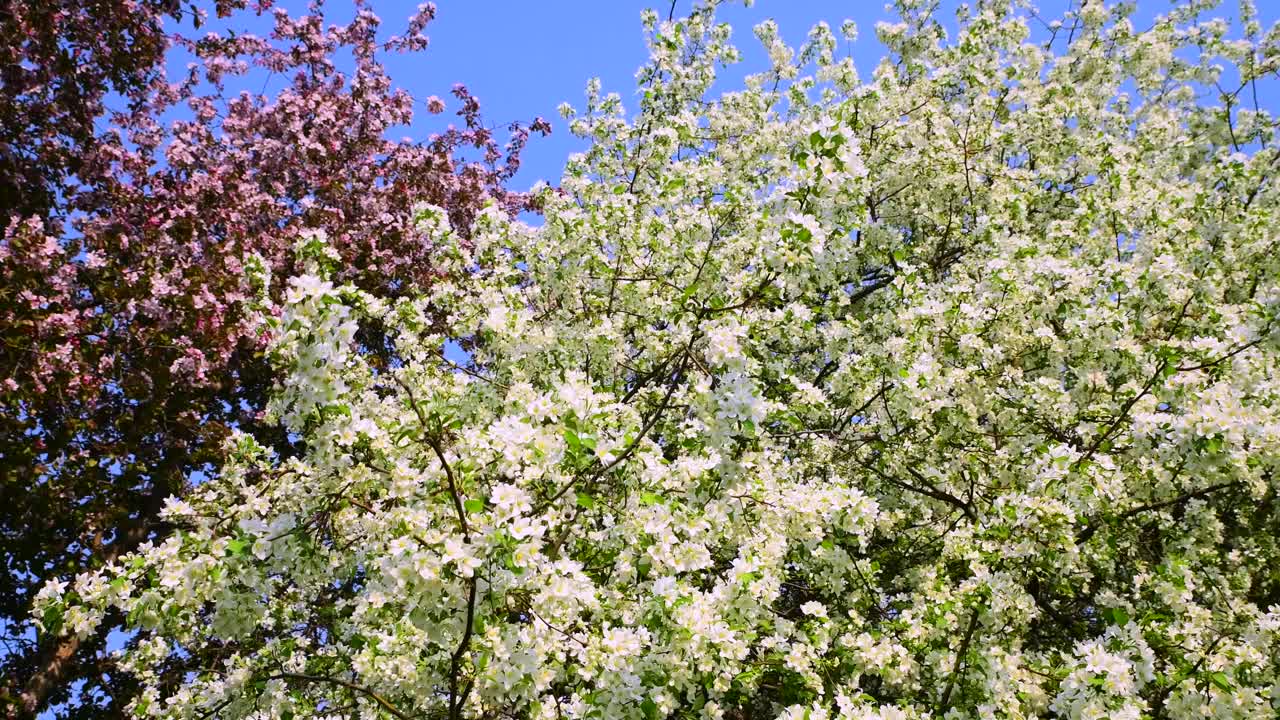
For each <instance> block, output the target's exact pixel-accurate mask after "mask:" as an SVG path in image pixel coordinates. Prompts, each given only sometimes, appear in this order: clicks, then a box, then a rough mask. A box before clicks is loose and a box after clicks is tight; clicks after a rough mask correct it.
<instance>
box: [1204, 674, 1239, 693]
mask: <svg viewBox="0 0 1280 720" xmlns="http://www.w3.org/2000/svg"><path fill="white" fill-rule="evenodd" d="M1209 682H1211V683H1213V684H1214V685H1217V686H1218V688H1219V689H1221V690H1231V689H1232V688H1234V687H1235V683H1233V682H1231V678H1229V677H1227V674H1226V673H1224V672H1221V671H1219V672H1215V673H1209Z"/></svg>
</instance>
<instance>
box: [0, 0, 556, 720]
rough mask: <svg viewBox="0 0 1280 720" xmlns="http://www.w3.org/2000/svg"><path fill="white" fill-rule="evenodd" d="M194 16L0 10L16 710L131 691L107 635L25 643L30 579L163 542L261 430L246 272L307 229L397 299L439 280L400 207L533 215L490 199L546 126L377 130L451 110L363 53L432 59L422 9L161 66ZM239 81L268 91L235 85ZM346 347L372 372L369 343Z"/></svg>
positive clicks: (225, 44) (3, 402)
mask: <svg viewBox="0 0 1280 720" xmlns="http://www.w3.org/2000/svg"><path fill="white" fill-rule="evenodd" d="M236 5H237V3H228V2H219V3H218V5H217V8H218V11H219V14H220V15H225V14H228V13H229V12H230V11H231V10H233V9H234V8H235V6H236ZM241 5H242V3H241ZM255 10H256V11H257V12H258V13H263V12H268V11H271V8H270V3H269V2H267V3H261V4H260V5H258V6H256V7H255ZM199 12H200V11H198V10H197V9H196V8H191V9H190V10H189V11H188V10H184V9H183V8H181V7H180V6H179V4H178V3H177V2H167V1H165V2H141V3H137V2H129V3H117V2H69V3H46V2H17V3H10V4H7V5H6V10H5V12H4V13H0V18H3V23H4V25H3V30H4V33H3V35H4V41H3V43H4V48H3V49H4V52H5V57H6V63H5V66H6V70H5V72H6V73H9V74H8V75H7V76H6V80H5V83H4V85H3V92H2V93H0V113H2V114H0V126H2V127H3V128H4V130H3V132H4V137H3V142H2V143H0V152H3V153H4V158H5V159H4V162H3V163H0V164H3V166H4V168H5V169H4V171H3V172H5V173H8V174H6V175H4V176H3V187H4V195H3V203H4V205H3V207H0V210H2V211H3V212H0V217H3V218H4V220H3V224H4V234H3V239H0V336H2V337H3V344H2V345H0V407H2V408H3V412H2V413H0V422H2V423H3V425H2V426H0V427H3V431H2V432H0V438H2V440H0V443H2V444H0V456H2V457H3V475H2V476H0V483H3V485H2V488H3V496H4V497H5V500H6V502H5V508H4V512H3V513H2V514H0V533H2V536H3V538H4V562H5V572H4V573H0V618H3V620H0V629H2V630H3V633H4V635H5V642H6V645H7V649H6V652H5V655H4V658H3V663H4V678H5V680H4V682H3V684H0V697H2V698H3V699H2V700H0V706H4V707H7V709H8V711H9V713H10V714H16V713H34V712H35V711H36V710H37V709H39V708H42V707H45V706H47V705H48V704H50V703H56V702H61V701H63V700H67V699H68V698H70V697H71V696H69V695H68V693H69V688H70V686H71V683H72V682H74V681H77V680H87V681H88V682H89V685H88V686H86V687H85V688H84V689H83V690H82V691H80V697H81V700H80V701H79V702H78V703H76V704H74V705H75V706H74V707H73V708H72V711H74V712H76V713H80V714H82V715H84V716H91V717H98V716H101V714H102V713H103V712H106V709H105V707H106V706H113V707H114V706H120V705H122V704H123V703H125V702H127V700H128V698H129V697H130V692H131V691H130V689H129V681H127V679H126V677H125V676H121V675H120V674H118V673H114V672H111V668H112V667H113V663H114V661H113V660H112V659H111V658H110V657H108V656H107V655H106V654H105V653H104V652H103V643H102V640H101V638H99V639H96V640H94V641H93V642H89V643H85V644H82V643H81V642H80V641H79V640H76V639H74V638H72V639H68V640H63V641H56V639H55V638H42V639H41V640H40V642H37V639H36V638H35V636H34V633H33V632H32V628H33V626H32V625H31V624H30V622H29V621H28V620H27V618H28V616H29V612H30V607H31V605H30V604H31V601H32V598H33V597H34V595H35V592H36V591H37V590H38V589H39V587H40V586H41V585H42V584H43V583H44V582H45V581H48V580H52V579H55V578H64V579H65V578H69V577H74V575H75V574H76V573H77V572H81V571H85V570H91V569H94V568H100V567H102V566H104V565H107V564H109V563H111V562H113V561H115V560H117V559H118V558H119V557H120V556H121V555H123V554H125V553H127V552H130V551H132V550H133V549H135V548H136V547H138V544H139V543H140V542H142V541H144V540H147V539H148V538H154V537H156V536H157V534H159V535H163V534H164V533H165V532H167V529H168V526H167V525H166V524H165V523H163V522H162V521H160V519H159V518H158V516H157V513H158V511H159V510H160V508H161V505H162V502H163V500H164V498H166V497H168V496H170V495H172V494H179V495H180V494H182V493H183V492H184V491H185V489H186V486H187V484H188V482H189V478H190V476H191V473H192V472H194V471H200V470H204V471H206V472H207V471H211V470H212V468H213V467H215V466H216V465H217V464H219V458H220V452H221V451H220V448H221V445H222V442H223V439H224V438H225V437H226V435H227V433H228V432H229V430H230V429H231V428H233V427H241V428H246V429H252V428H257V427H259V425H258V414H259V412H260V411H261V409H262V407H263V402H264V392H265V390H266V389H267V388H269V386H270V382H271V380H270V377H271V376H270V372H269V367H268V365H267V363H266V361H265V359H264V358H263V355H262V350H263V346H262V340H263V337H262V333H261V331H260V329H259V328H258V327H256V326H255V325H254V323H253V322H252V321H251V317H250V315H251V313H250V312H249V311H248V303H249V301H251V300H253V299H254V298H255V297H256V296H257V295H258V293H259V292H260V291H261V290H262V288H260V287H257V286H255V284H254V283H255V278H259V279H260V278H261V277H262V272H260V271H266V270H271V269H274V270H275V271H276V272H279V273H284V274H287V273H289V272H290V270H289V267H290V263H291V259H290V258H291V247H292V244H293V242H294V240H295V239H296V238H297V237H298V235H299V233H300V232H301V231H303V230H325V231H327V232H328V235H329V238H330V241H331V243H332V246H333V247H334V248H335V249H336V250H337V251H339V252H340V253H341V257H342V259H343V261H344V267H345V270H344V271H343V272H342V273H341V277H342V279H343V280H344V281H348V282H352V283H355V284H356V285H357V286H359V287H362V288H366V289H368V290H371V291H377V292H379V293H382V294H386V295H389V296H395V295H396V294H398V293H401V292H404V291H405V290H406V289H408V288H412V287H419V286H422V285H424V284H428V283H430V282H432V281H433V280H434V279H435V278H436V277H437V276H438V274H439V269H438V268H437V267H436V265H435V264H434V262H433V259H432V257H433V253H434V248H433V247H432V246H431V245H430V243H429V242H427V239H426V238H424V237H423V236H422V235H421V234H420V233H418V232H416V231H415V229H414V228H413V227H411V226H410V225H409V224H408V222H407V220H408V218H409V209H410V207H411V206H412V204H413V203H416V202H421V201H424V200H425V201H429V202H432V203H434V204H437V205H439V206H441V207H444V208H447V209H448V214H449V219H450V220H452V221H453V222H455V223H457V224H458V226H459V227H463V228H465V227H467V226H468V225H469V223H470V218H471V216H472V214H473V213H474V212H475V211H476V210H477V209H478V208H480V207H481V206H482V205H483V204H484V203H485V202H488V201H496V202H497V203H498V204H499V205H500V206H501V207H503V208H504V209H505V210H507V211H510V212H512V213H514V212H516V211H518V210H521V209H525V208H526V207H528V204H527V199H526V198H525V197H524V196H522V195H520V194H514V193H508V192H506V191H505V190H504V189H503V184H504V183H505V182H506V181H507V180H508V179H509V178H510V177H511V175H512V174H513V173H514V172H515V171H516V169H517V168H518V164H519V154H520V150H521V148H522V147H523V145H524V143H525V140H526V139H527V137H528V135H529V131H530V129H532V130H536V131H539V132H544V133H545V132H546V131H548V129H549V127H548V126H547V125H546V123H545V122H543V121H541V120H539V121H538V122H536V123H535V124H534V125H533V126H532V128H525V127H516V126H513V127H512V128H511V131H512V132H511V135H510V141H509V142H508V143H507V144H506V146H505V147H504V146H503V145H501V144H500V141H499V140H498V139H497V137H496V136H495V134H494V133H493V131H492V130H491V129H490V128H488V127H486V126H485V125H483V124H482V122H481V118H480V114H479V104H478V103H477V102H476V100H475V99H474V98H472V97H471V96H470V94H469V93H468V92H467V90H466V89H465V88H464V87H462V86H457V87H455V89H454V91H453V94H454V96H455V98H456V104H457V108H458V110H457V114H458V116H459V117H460V120H459V123H460V126H459V127H454V126H452V125H450V126H449V128H448V129H447V130H446V131H444V132H442V133H441V134H439V135H438V136H434V137H433V138H431V139H430V140H429V141H427V142H412V141H408V140H403V141H393V140H388V139H387V136H388V134H389V131H391V130H392V129H393V128H396V126H403V125H408V124H409V123H410V122H411V121H412V118H413V115H414V111H415V106H416V104H417V103H419V102H421V103H424V104H425V105H426V106H427V109H428V110H429V111H430V112H433V113H439V112H442V111H443V110H444V103H443V102H442V101H441V100H440V99H438V98H435V97H432V98H429V99H427V100H425V101H423V100H418V101H415V100H414V98H412V97H411V96H410V95H408V94H407V93H406V92H404V91H402V90H399V89H397V88H395V87H394V86H393V84H392V82H391V79H390V78H389V77H388V76H387V74H386V72H385V71H384V69H383V67H382V65H381V64H380V59H379V57H380V56H379V53H381V52H386V51H391V52H400V51H408V52H413V51H419V50H422V49H423V48H425V47H426V43H427V39H426V36H425V35H423V31H424V29H425V26H426V25H427V23H428V21H429V20H430V19H431V18H432V16H433V14H434V12H435V9H434V6H432V5H430V4H424V5H423V6H421V7H420V8H419V9H418V12H417V14H416V15H415V16H414V17H413V18H411V19H410V21H409V27H408V31H407V32H406V33H405V34H404V35H403V36H398V37H395V38H391V39H390V40H385V41H384V40H383V39H379V37H378V33H377V31H378V28H379V24H380V20H379V19H378V17H377V16H376V15H374V14H373V12H372V11H371V10H370V9H369V8H367V7H366V6H365V5H364V4H358V5H357V6H356V8H355V17H354V18H353V20H352V21H351V22H350V23H349V24H346V25H332V24H330V25H329V26H327V27H326V24H325V17H324V14H323V12H322V8H321V7H320V6H319V4H316V5H314V6H313V7H312V9H311V11H310V12H309V13H308V14H305V15H302V16H299V17H291V16H290V15H289V14H288V13H286V12H285V11H283V10H282V9H275V10H274V11H272V12H273V16H274V17H273V25H274V27H273V31H272V34H271V36H270V37H268V38H263V37H257V36H253V35H249V34H237V33H236V32H234V30H233V29H232V30H224V31H220V32H215V33H207V34H205V35H202V36H201V37H199V38H198V39H190V38H186V37H184V36H182V35H176V36H173V38H172V41H173V42H174V43H176V44H177V45H178V46H179V47H178V48H176V50H175V51H170V44H171V42H170V41H171V38H170V35H169V34H168V33H167V32H166V31H165V29H164V27H163V25H164V22H166V18H165V16H166V15H172V16H173V21H174V22H179V21H182V20H185V19H187V18H188V17H189V16H191V15H193V14H195V15H196V16H197V17H198V13H199ZM199 24H200V23H199V21H197V22H196V25H197V26H199ZM226 25H227V26H228V27H230V28H234V27H235V19H234V18H233V19H232V20H230V21H227V23H226ZM181 53H186V54H187V55H189V56H190V57H191V59H192V60H193V62H192V64H191V65H190V66H189V72H188V74H187V75H186V76H185V77H182V78H179V79H178V80H176V81H174V82H170V81H169V80H168V79H166V77H165V74H164V72H163V69H164V62H165V61H166V59H172V58H174V57H180V56H181V55H180V54H181ZM9 61H12V63H11V62H9ZM339 63H345V64H347V65H350V68H349V70H344V69H342V68H340V67H339ZM251 77H252V78H254V80H255V81H256V82H255V85H256V84H258V83H261V82H262V81H261V80H260V79H259V78H266V79H268V80H274V81H275V82H276V84H277V85H280V84H283V88H282V89H281V90H280V91H279V92H277V93H272V94H271V95H266V94H252V93H248V92H232V91H231V90H228V85H227V83H228V81H230V82H231V83H232V86H233V87H234V85H235V84H239V85H240V86H244V85H246V84H247V80H246V78H251ZM237 78H238V79H237ZM109 93H115V94H116V96H117V97H118V100H119V101H118V102H108V98H109ZM104 127H105V129H104ZM271 297H275V295H271V296H269V298H268V301H270V298H271ZM363 339H364V340H365V341H366V342H367V343H369V344H370V348H371V350H372V353H373V355H374V356H380V357H384V358H386V357H388V356H387V353H386V352H385V351H381V350H379V348H378V347H377V342H378V339H377V337H376V334H367V335H366V336H365V337H363ZM260 432H263V433H269V432H270V429H269V428H268V429H262V430H260ZM268 437H270V440H271V442H273V443H274V444H275V445H276V446H277V447H279V448H281V449H285V448H287V447H288V443H287V442H286V439H285V438H284V437H283V436H282V435H280V434H279V433H276V434H275V435H274V436H269V435H263V438H264V441H265V440H267V439H268ZM117 620H118V619H117V618H112V619H110V620H109V621H108V626H110V625H112V624H113V623H114V622H116V621H117ZM104 672H106V673H107V675H106V676H104Z"/></svg>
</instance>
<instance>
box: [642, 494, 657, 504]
mask: <svg viewBox="0 0 1280 720" xmlns="http://www.w3.org/2000/svg"><path fill="white" fill-rule="evenodd" d="M660 502H662V497H661V496H660V495H658V493H652V492H643V493H640V504H641V505H657V504H658V503H660Z"/></svg>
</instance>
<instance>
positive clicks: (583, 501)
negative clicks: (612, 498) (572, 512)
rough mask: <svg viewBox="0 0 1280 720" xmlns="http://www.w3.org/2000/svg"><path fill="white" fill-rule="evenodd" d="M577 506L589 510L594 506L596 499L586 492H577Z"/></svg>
mask: <svg viewBox="0 0 1280 720" xmlns="http://www.w3.org/2000/svg"><path fill="white" fill-rule="evenodd" d="M576 497H577V501H578V506H579V507H582V508H585V509H587V510H590V509H592V508H594V507H595V506H596V499H595V498H593V497H591V496H590V495H587V494H586V493H578V494H577V496H576Z"/></svg>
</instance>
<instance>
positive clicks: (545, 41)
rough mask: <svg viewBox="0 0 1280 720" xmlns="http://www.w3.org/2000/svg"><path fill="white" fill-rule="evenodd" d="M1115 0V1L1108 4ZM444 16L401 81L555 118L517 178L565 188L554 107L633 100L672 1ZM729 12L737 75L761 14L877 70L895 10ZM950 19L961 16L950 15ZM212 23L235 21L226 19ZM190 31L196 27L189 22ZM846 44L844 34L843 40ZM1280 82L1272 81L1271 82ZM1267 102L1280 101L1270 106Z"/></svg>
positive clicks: (1276, 12)
mask: <svg viewBox="0 0 1280 720" xmlns="http://www.w3.org/2000/svg"><path fill="white" fill-rule="evenodd" d="M419 1H420V0H370V4H371V5H372V7H373V9H374V11H375V12H376V13H377V14H378V15H379V16H380V17H381V18H382V20H383V26H382V30H383V31H384V32H385V33H386V34H387V35H390V34H392V33H397V32H400V31H401V30H402V29H403V27H404V24H405V22H406V20H407V18H408V17H409V16H410V15H411V14H412V13H413V12H414V10H415V8H416V7H417V5H418V2H419ZM692 3H693V0H677V2H676V13H677V14H681V13H686V12H688V10H689V9H690V7H691V6H692ZM276 4H277V5H278V6H281V7H284V8H286V9H288V10H290V11H291V12H292V13H295V14H300V13H302V12H305V10H306V5H307V0H277V3H276ZM958 4H959V3H958V2H957V1H956V0H942V3H941V6H942V11H941V15H942V16H943V18H944V22H945V21H950V20H952V19H953V14H952V13H953V11H954V8H955V7H956V6H957V5H958ZM1036 4H1037V6H1038V7H1039V8H1040V11H1041V15H1042V16H1043V17H1046V18H1052V17H1058V16H1060V15H1061V14H1062V12H1063V11H1064V10H1066V9H1067V8H1068V6H1069V4H1070V0H1039V2H1037V3H1036ZM1108 4H1109V5H1110V4H1113V3H1112V2H1111V0H1108ZM1174 4H1176V3H1175V2H1171V0H1140V1H1139V2H1138V3H1137V5H1138V11H1137V13H1136V17H1137V20H1138V22H1139V23H1140V27H1142V25H1141V23H1147V22H1149V21H1150V20H1151V19H1152V18H1153V17H1154V16H1155V15H1157V14H1160V13H1163V12H1166V11H1167V10H1168V9H1169V8H1170V7H1171V6H1172V5H1174ZM436 5H437V11H438V12H437V16H436V20H435V21H434V22H432V23H431V24H430V25H429V26H428V28H427V34H428V35H429V36H430V38H431V44H430V47H429V48H428V49H427V50H426V51H425V52H422V53H415V54H410V55H389V56H384V62H385V64H386V66H387V69H388V71H389V72H390V74H391V77H392V79H393V80H394V82H395V83H396V84H397V85H398V86H399V87H402V88H404V89H406V90H408V91H409V92H410V93H412V94H413V95H414V96H415V97H416V98H418V99H419V100H423V99H425V98H427V97H428V96H431V95H437V96H439V97H441V98H445V99H446V100H452V98H451V97H449V95H448V93H449V90H450V89H451V88H452V87H453V85H454V83H459V82H460V83H463V84H465V85H467V87H468V88H470V90H471V91H472V93H473V94H474V95H475V96H476V97H478V98H479V100H480V102H481V107H482V109H483V113H484V119H485V121H486V122H487V123H489V124H491V125H494V126H496V127H502V126H505V125H507V124H509V123H511V122H513V121H525V122H527V121H529V120H532V119H533V118H534V117H536V116H539V115H541V116H543V117H546V118H548V119H549V120H551V122H552V126H553V129H554V132H553V134H552V136H551V137H547V138H537V137H535V138H534V139H533V140H532V141H531V142H530V144H529V146H528V148H527V149H526V151H525V154H524V160H525V163H524V165H523V167H522V169H521V172H520V174H519V175H518V176H517V177H516V179H515V181H514V182H513V183H512V186H513V189H517V190H523V189H527V188H528V187H530V186H531V185H533V184H534V183H535V182H536V181H538V180H546V181H548V182H551V183H553V184H555V183H556V182H557V181H558V180H559V178H560V171H561V169H562V167H563V164H564V159H565V157H566V156H567V155H568V154H569V153H571V152H573V151H575V150H579V149H582V143H580V142H579V141H576V140H575V139H574V138H572V137H570V135H569V133H568V131H567V128H566V127H565V123H564V121H563V120H562V119H561V118H560V117H559V116H558V115H557V114H556V107H557V106H558V105H559V104H560V103H561V102H565V101H567V102H569V103H571V104H573V105H575V106H580V105H581V100H582V97H583V88H584V87H585V85H586V82H587V80H588V79H590V78H592V77H599V78H600V79H601V83H602V87H603V89H604V91H605V92H617V93H619V94H620V95H621V96H622V99H623V101H624V103H626V102H627V101H628V100H630V99H631V97H632V92H633V91H634V89H635V79H634V76H635V71H636V69H637V68H638V67H639V66H640V65H641V64H642V63H643V62H644V61H645V58H646V55H647V51H646V49H645V44H644V35H643V32H642V29H641V26H640V13H641V11H642V10H644V9H645V8H647V7H653V8H656V9H659V10H660V12H661V14H663V15H665V14H666V12H667V10H668V9H669V8H670V0H541V1H540V2H531V1H530V0H519V1H517V0H436ZM1258 5H1259V6H1260V7H1259V9H1260V15H1261V16H1262V19H1263V24H1264V26H1267V25H1270V23H1272V22H1275V21H1276V20H1277V19H1280V0H1259V1H1258ZM1236 11H1237V3H1236V0H1225V1H1224V2H1223V3H1222V6H1221V7H1220V8H1219V10H1218V11H1216V12H1214V13H1212V15H1217V16H1222V17H1228V18H1230V17H1234V15H1235V14H1236ZM325 12H326V15H327V17H328V18H329V19H330V21H331V22H346V21H347V20H348V19H350V17H351V15H352V4H351V2H350V0H329V2H327V3H326V4H325ZM719 16H720V17H721V18H723V19H724V20H725V21H727V22H729V23H730V24H731V25H733V27H734V40H735V43H736V44H737V45H738V47H739V48H740V49H741V50H742V51H743V54H744V56H745V61H744V63H743V65H742V66H740V68H741V69H740V70H739V71H738V72H735V73H733V76H735V77H738V76H741V75H742V74H743V73H744V72H746V71H754V70H758V69H759V68H760V67H761V66H762V65H763V63H764V62H765V60H764V55H763V53H762V52H761V51H760V49H759V44H758V42H757V41H756V39H755V37H754V35H753V34H752V32H751V28H752V27H753V26H754V25H756V24H757V23H759V22H761V21H762V20H765V19H768V18H773V19H774V20H776V21H777V23H778V26H779V29H780V31H781V33H782V36H783V38H784V39H785V40H787V42H788V43H790V44H792V45H798V44H799V43H800V42H802V41H803V40H804V38H805V36H806V34H807V33H808V31H809V28H811V27H812V26H813V25H814V24H815V23H817V22H818V21H821V20H825V21H827V22H828V23H829V24H830V25H831V26H832V27H833V28H838V27H839V26H840V23H841V22H842V21H843V20H844V19H846V18H849V19H852V20H854V21H855V22H856V23H857V24H858V28H859V38H858V40H857V42H855V43H853V44H852V45H851V46H849V45H847V44H846V46H845V47H842V48H841V51H842V52H848V53H849V54H850V55H851V56H852V57H853V59H854V62H855V63H856V64H857V67H858V69H859V71H860V72H861V73H863V74H864V76H865V75H866V74H869V73H870V71H871V70H872V68H874V67H875V65H876V63H877V62H878V61H879V59H880V58H881V56H882V55H883V52H884V48H883V46H881V45H880V44H879V42H878V41H877V40H876V37H875V24H876V22H877V21H881V20H887V21H892V20H894V19H895V15H894V14H893V13H892V12H891V11H890V10H889V9H887V6H886V5H885V4H884V2H883V0H756V2H755V3H754V5H753V6H752V7H750V8H747V7H745V6H744V4H743V3H742V2H741V1H740V0H733V1H726V4H725V5H724V6H723V7H722V8H721V10H720V11H719ZM948 24H951V23H948ZM213 26H214V27H218V28H221V27H226V26H227V25H226V24H225V23H222V22H215V23H213ZM232 27H235V28H236V29H237V30H241V31H243V30H249V31H251V32H255V33H258V34H266V33H267V32H269V29H270V28H269V23H268V22H267V21H266V20H265V19H257V20H255V19H253V18H250V17H248V15H247V13H240V14H238V15H237V16H236V17H235V18H234V22H233V23H232ZM184 29H186V28H184ZM842 42H843V41H842ZM183 65H185V59H183V58H175V60H174V62H173V63H172V64H171V66H170V67H171V73H174V74H175V75H176V74H177V73H178V72H180V69H181V68H182V66H183ZM283 84H284V80H283V79H282V78H273V79H271V80H270V81H269V82H267V84H265V85H263V84H262V82H261V80H259V79H256V78H255V79H254V80H252V81H251V82H248V83H245V85H244V87H246V88H248V89H251V90H252V91H255V92H257V91H259V90H264V89H265V91H266V92H267V93H268V94H270V93H272V92H273V91H276V90H279V88H280V86H282V85H283ZM1273 87H1274V86H1273ZM1264 105H1269V106H1271V107H1273V108H1274V107H1275V105H1274V103H1272V102H1264ZM451 113H452V111H450V112H449V113H446V115H443V116H437V117H433V116H430V115H428V114H427V113H426V112H425V109H424V110H423V111H422V112H420V113H419V114H418V118H417V120H416V121H415V123H414V125H413V126H412V127H409V128H405V129H404V131H403V133H401V134H403V135H405V136H407V137H411V138H414V139H422V138H425V137H426V136H427V135H429V134H430V133H431V132H432V131H434V130H438V129H440V127H442V124H443V123H445V122H448V121H449V120H451V119H452V114H451Z"/></svg>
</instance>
